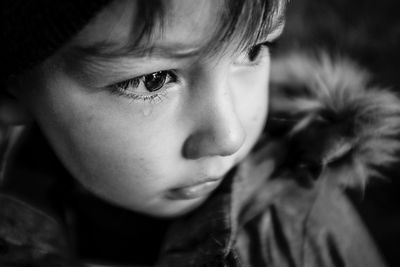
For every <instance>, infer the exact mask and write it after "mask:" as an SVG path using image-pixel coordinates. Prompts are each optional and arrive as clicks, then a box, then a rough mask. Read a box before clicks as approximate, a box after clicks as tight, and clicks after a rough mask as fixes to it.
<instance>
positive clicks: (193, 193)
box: [167, 179, 221, 200]
mask: <svg viewBox="0 0 400 267" xmlns="http://www.w3.org/2000/svg"><path fill="white" fill-rule="evenodd" d="M220 182H221V179H219V180H215V181H209V182H204V183H201V184H197V185H192V186H186V187H180V188H176V189H172V190H170V191H169V192H168V194H167V198H168V199H172V200H189V199H196V198H200V197H204V196H206V195H209V194H210V193H211V192H212V191H214V190H215V189H216V188H217V187H218V185H219V184H220Z"/></svg>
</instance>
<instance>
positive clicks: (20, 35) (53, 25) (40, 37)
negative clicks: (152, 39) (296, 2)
mask: <svg viewBox="0 0 400 267" xmlns="http://www.w3.org/2000/svg"><path fill="white" fill-rule="evenodd" d="M213 1H214V0H213ZM222 1H223V5H222V8H221V10H220V22H221V23H220V25H219V27H217V29H216V31H215V32H214V34H213V35H212V38H211V39H210V41H209V42H208V44H207V45H205V47H204V49H203V50H204V52H205V53H209V52H210V51H216V50H218V51H220V50H221V48H223V47H224V45H226V44H227V43H229V41H230V40H232V39H233V38H237V40H238V42H235V44H237V49H240V48H244V47H246V46H251V45H254V44H256V43H257V42H258V41H259V40H261V38H262V37H263V36H264V35H265V34H267V33H268V32H269V31H270V30H271V29H272V28H273V27H274V26H276V25H274V23H273V22H277V23H282V21H283V13H284V9H285V6H286V1H287V0H222ZM110 2H111V1H110V0H94V1H90V0H85V1H82V0H64V1H62V0H59V1H53V0H37V1H34V2H31V1H29V2H26V1H24V0H21V1H18V0H5V6H3V10H2V11H1V12H0V15H1V16H0V17H1V20H2V24H1V27H2V29H1V31H0V35H2V37H3V38H2V42H3V49H2V51H1V52H0V53H2V61H1V64H2V65H3V68H2V69H3V70H5V71H4V72H3V73H2V74H1V77H0V78H1V83H4V82H5V81H7V80H9V79H10V77H12V76H15V75H18V74H21V73H23V72H24V71H26V70H28V69H30V68H32V67H34V66H35V65H37V64H39V63H40V62H42V61H44V60H45V59H46V58H48V57H50V56H51V55H53V54H54V53H55V52H56V51H57V50H58V49H60V48H61V47H62V46H63V45H65V44H66V43H67V42H68V41H69V40H70V39H71V38H72V37H73V36H74V35H76V34H77V33H78V31H79V30H81V29H82V28H83V27H84V26H85V25H86V24H87V23H88V22H89V21H90V19H91V18H92V17H93V16H95V14H96V13H98V12H99V10H101V9H102V8H104V6H106V5H107V4H109V3H110ZM136 4H137V8H138V10H139V12H137V14H136V16H135V21H133V23H134V26H135V27H134V28H135V34H132V42H130V44H128V46H129V45H130V46H131V47H132V45H135V44H137V42H139V41H143V40H145V39H146V38H148V37H149V36H150V34H151V33H152V32H153V31H154V30H155V29H156V28H157V27H156V26H155V25H156V24H157V25H161V27H159V28H160V30H162V25H163V19H164V14H165V9H166V8H167V6H166V5H167V4H168V1H162V0H138V1H137V2H136ZM275 24H276V23H275ZM138 33H139V34H138ZM100 46H101V44H100ZM97 48H98V47H97ZM127 48H129V47H125V49H127ZM215 48H218V49H215ZM92 49H93V47H92ZM3 86H4V85H3ZM3 86H1V87H3Z"/></svg>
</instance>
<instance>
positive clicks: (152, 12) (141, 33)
mask: <svg viewBox="0 0 400 267" xmlns="http://www.w3.org/2000/svg"><path fill="white" fill-rule="evenodd" d="M286 1H287V0H223V5H222V7H221V10H219V18H220V23H219V27H216V29H215V31H214V32H213V33H212V35H211V38H210V39H209V40H208V42H207V43H206V44H205V45H204V47H202V51H201V52H202V53H203V55H204V54H212V53H213V52H216V51H221V50H223V49H224V48H225V47H226V45H227V44H232V42H231V41H232V40H233V39H235V41H236V42H235V46H236V47H234V48H236V49H243V48H246V47H251V46H253V45H255V44H257V43H258V42H260V41H263V40H264V38H265V36H266V35H267V34H268V33H270V32H271V31H272V30H274V29H275V28H276V27H279V26H281V25H282V24H283V21H284V11H285V7H286ZM166 5H168V1H162V0H147V1H138V2H137V6H136V7H137V10H139V11H138V12H137V14H136V16H135V18H134V21H132V25H133V27H132V32H131V38H130V41H129V42H128V43H127V44H122V47H118V48H115V49H112V48H111V49H108V46H109V44H107V43H105V42H102V43H95V44H93V45H90V46H88V47H84V48H80V49H81V50H83V52H85V53H87V54H93V55H96V54H101V55H102V56H107V55H110V56H112V55H113V54H114V53H117V54H124V53H125V52H129V50H131V49H133V48H137V47H136V46H137V45H138V44H139V43H140V42H144V43H145V44H146V45H145V46H146V47H147V48H149V47H150V49H146V51H149V50H150V51H151V41H150V37H151V35H152V33H154V31H156V30H159V31H160V32H162V31H163V25H164V17H165V10H166V8H167V6H166ZM264 41H265V40H264ZM111 46H112V45H111ZM230 47H232V46H230ZM100 51H101V52H100Z"/></svg>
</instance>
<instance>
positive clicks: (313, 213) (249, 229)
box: [238, 179, 384, 267]
mask: <svg viewBox="0 0 400 267" xmlns="http://www.w3.org/2000/svg"><path fill="white" fill-rule="evenodd" d="M272 195H273V197H271V196H272ZM254 207H256V208H254ZM242 214H243V216H242V217H241V218H242V219H243V221H242V227H241V228H240V232H239V237H240V238H239V239H238V246H239V247H240V250H241V251H242V254H243V255H242V256H243V257H244V258H247V260H250V261H254V258H257V257H255V256H254V255H255V254H257V255H259V256H258V259H259V260H260V261H263V263H265V264H266V263H268V264H271V266H308V267H314V266H315V267H317V266H318V267H323V266H360V267H361V266H363V267H367V266H371V267H372V266H374V267H378V266H384V264H383V262H382V261H381V259H380V256H379V253H378V251H377V249H376V247H375V246H374V244H373V242H372V240H371V238H370V237H369V234H368V232H367V230H366V229H365V227H364V225H363V223H362V221H361V220H360V218H359V216H358V214H357V212H356V211H355V210H354V208H353V207H352V205H351V203H350V202H349V200H348V198H347V197H346V195H345V194H344V192H343V191H342V190H341V188H340V187H338V186H337V185H333V184H329V183H327V182H326V181H320V183H318V184H316V185H315V186H314V187H312V188H307V187H303V186H300V185H299V184H298V183H297V182H296V181H295V180H293V179H276V180H271V181H268V182H267V183H266V184H265V186H264V187H263V188H262V189H260V190H259V192H257V193H256V194H255V196H254V198H253V199H252V201H251V202H249V203H248V205H247V206H246V207H245V208H244V211H243V213H242ZM240 239H242V240H240ZM243 240H251V248H250V246H249V245H245V244H244V243H243ZM243 251H244V252H243ZM259 264H260V262H257V263H256V264H255V266H258V265H259Z"/></svg>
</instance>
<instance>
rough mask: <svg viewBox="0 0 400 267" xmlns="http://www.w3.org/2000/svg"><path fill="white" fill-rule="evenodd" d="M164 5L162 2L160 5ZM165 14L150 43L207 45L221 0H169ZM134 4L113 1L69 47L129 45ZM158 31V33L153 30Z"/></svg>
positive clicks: (134, 11) (136, 12)
mask: <svg viewBox="0 0 400 267" xmlns="http://www.w3.org/2000/svg"><path fill="white" fill-rule="evenodd" d="M164 2H165V3H164ZM164 2H163V4H164V5H165V13H164V16H163V24H162V27H161V25H160V24H159V23H160V21H155V22H156V25H155V26H156V27H155V29H156V30H153V31H152V33H151V36H150V42H151V43H153V44H158V43H161V44H166V45H168V44H172V43H174V44H182V45H183V46H187V47H188V48H190V47H193V48H195V47H199V46H201V45H202V44H204V43H206V42H207V39H208V38H210V37H211V36H212V34H210V32H211V33H212V32H213V31H214V30H215V25H216V23H218V16H219V10H220V9H221V6H222V0H212V1H210V0H170V1H164ZM138 12H141V10H138V7H137V5H136V1H130V0H122V1H119V0H118V1H114V2H113V3H112V4H110V5H109V6H108V7H106V8H105V9H104V10H103V11H102V12H101V13H99V14H98V15H97V16H96V17H95V18H94V20H92V21H91V22H90V23H89V24H88V25H87V26H86V27H85V28H84V29H83V30H82V31H81V32H80V33H79V34H78V36H77V37H76V38H75V39H74V40H73V44H75V45H80V46H91V45H94V44H100V43H107V44H113V45H115V46H119V45H124V44H127V43H129V42H130V41H131V40H132V37H133V38H134V36H132V35H135V34H139V33H138V29H136V26H137V25H135V21H136V17H137V16H138ZM157 29H159V30H157Z"/></svg>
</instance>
